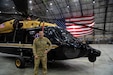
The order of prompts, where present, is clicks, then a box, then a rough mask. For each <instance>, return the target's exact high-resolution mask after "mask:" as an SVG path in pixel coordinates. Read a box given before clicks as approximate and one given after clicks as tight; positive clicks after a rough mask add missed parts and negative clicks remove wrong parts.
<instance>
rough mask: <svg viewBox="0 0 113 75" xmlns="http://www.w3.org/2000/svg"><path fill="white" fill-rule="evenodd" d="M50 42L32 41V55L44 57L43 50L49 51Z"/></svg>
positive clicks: (46, 40)
mask: <svg viewBox="0 0 113 75" xmlns="http://www.w3.org/2000/svg"><path fill="white" fill-rule="evenodd" d="M51 46H52V45H51V42H50V40H49V39H48V38H46V37H43V38H35V39H34V41H33V54H34V55H38V56H44V55H46V54H45V53H44V52H45V50H48V51H50V50H51Z"/></svg>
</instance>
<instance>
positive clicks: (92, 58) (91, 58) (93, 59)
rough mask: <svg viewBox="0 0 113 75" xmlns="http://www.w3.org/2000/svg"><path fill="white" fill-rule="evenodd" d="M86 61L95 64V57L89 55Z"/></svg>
mask: <svg viewBox="0 0 113 75" xmlns="http://www.w3.org/2000/svg"><path fill="white" fill-rule="evenodd" d="M88 60H89V61H90V62H95V61H96V56H94V55H90V56H88Z"/></svg>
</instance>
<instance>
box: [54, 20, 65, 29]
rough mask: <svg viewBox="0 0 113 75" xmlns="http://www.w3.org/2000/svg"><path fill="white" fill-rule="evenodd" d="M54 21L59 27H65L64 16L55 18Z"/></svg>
mask: <svg viewBox="0 0 113 75" xmlns="http://www.w3.org/2000/svg"><path fill="white" fill-rule="evenodd" d="M55 23H56V24H57V25H58V26H59V27H62V28H66V25H65V18H61V19H56V20H55Z"/></svg>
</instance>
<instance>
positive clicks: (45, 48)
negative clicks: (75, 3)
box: [33, 31, 51, 75]
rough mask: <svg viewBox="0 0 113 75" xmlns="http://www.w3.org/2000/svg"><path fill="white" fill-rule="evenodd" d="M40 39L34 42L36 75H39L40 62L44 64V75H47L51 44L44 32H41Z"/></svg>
mask: <svg viewBox="0 0 113 75" xmlns="http://www.w3.org/2000/svg"><path fill="white" fill-rule="evenodd" d="M38 34H39V37H38V38H35V39H34V41H33V54H34V75H38V68H39V64H40V61H41V63H42V68H43V75H46V74H47V53H48V52H49V51H50V49H51V42H50V40H49V39H48V38H46V37H44V33H43V31H39V33H38Z"/></svg>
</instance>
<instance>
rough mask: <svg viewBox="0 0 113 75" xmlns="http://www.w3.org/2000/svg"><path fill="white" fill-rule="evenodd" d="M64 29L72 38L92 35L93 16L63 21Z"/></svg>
mask: <svg viewBox="0 0 113 75" xmlns="http://www.w3.org/2000/svg"><path fill="white" fill-rule="evenodd" d="M65 24H66V29H67V31H69V32H70V33H71V34H72V35H73V36H74V37H80V36H84V35H88V34H92V32H93V29H92V27H94V24H95V22H94V16H83V17H72V18H66V19H65Z"/></svg>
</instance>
